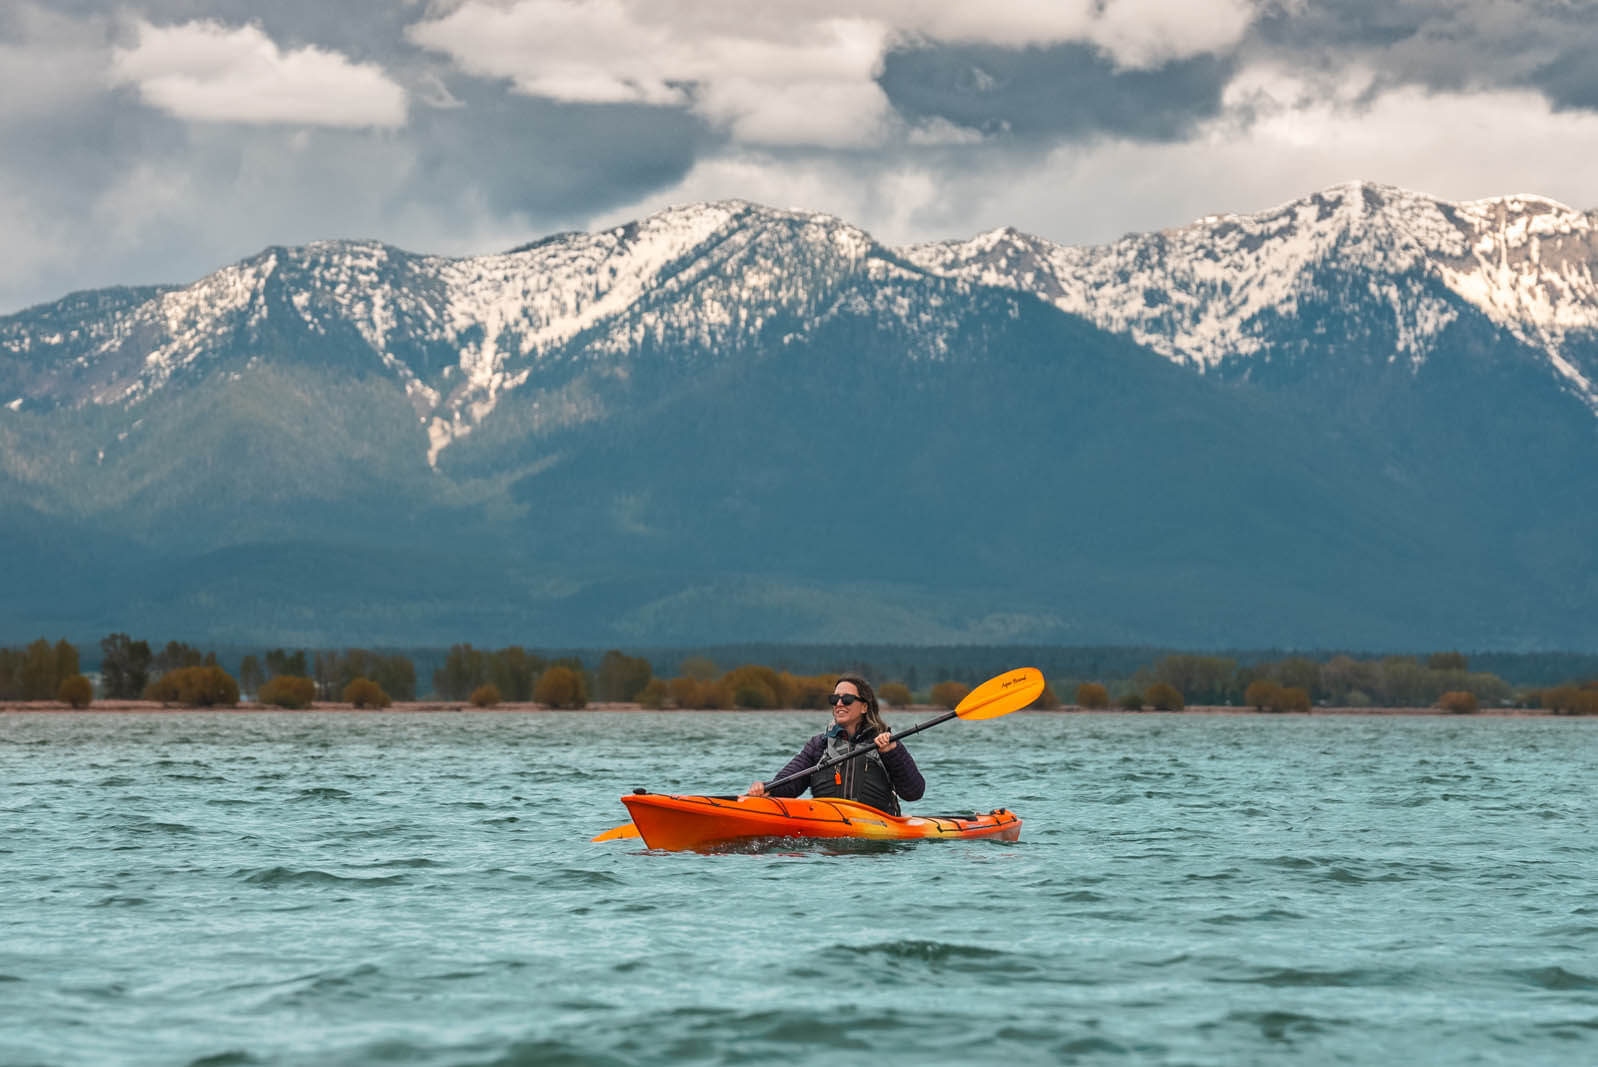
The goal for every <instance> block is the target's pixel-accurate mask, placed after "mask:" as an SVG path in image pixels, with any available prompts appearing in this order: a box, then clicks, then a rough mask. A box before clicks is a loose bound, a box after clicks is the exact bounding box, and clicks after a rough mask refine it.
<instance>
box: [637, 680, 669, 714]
mask: <svg viewBox="0 0 1598 1067" xmlns="http://www.w3.org/2000/svg"><path fill="white" fill-rule="evenodd" d="M669 695H670V693H669V691H668V690H667V689H666V682H665V680H664V679H662V678H651V679H650V680H649V684H648V685H646V686H644V689H643V692H641V693H639V694H638V703H639V705H640V706H642V707H646V708H649V709H650V710H652V711H659V710H660V709H661V708H663V707H665V706H666V699H667V697H668V696H669Z"/></svg>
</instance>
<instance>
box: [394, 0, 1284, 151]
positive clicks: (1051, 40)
mask: <svg viewBox="0 0 1598 1067" xmlns="http://www.w3.org/2000/svg"><path fill="white" fill-rule="evenodd" d="M1252 17H1253V8H1252V7H1251V6H1250V3H1249V0H988V2H985V3H982V4H973V3H971V2H970V0H939V2H927V0H859V2H855V3H845V2H843V0H801V2H796V3H788V4H785V5H773V4H749V3H746V2H739V3H732V2H727V0H719V2H705V0H589V2H582V0H514V2H510V3H503V2H495V0H465V2H464V3H462V4H460V5H459V6H457V7H455V8H454V9H453V10H452V11H450V12H449V13H448V14H446V15H443V16H442V17H439V18H437V19H433V20H431V21H423V22H419V23H417V24H415V25H413V26H411V27H410V29H409V31H408V35H409V36H410V38H411V39H412V40H413V41H414V42H416V43H417V44H419V45H421V46H422V47H424V48H428V49H431V50H433V51H436V52H442V53H444V54H446V55H448V56H449V57H450V58H451V59H452V60H453V61H454V62H455V63H456V64H457V65H458V66H459V67H460V69H462V70H464V71H466V72H468V73H471V74H475V75H479V76H483V77H489V78H503V79H507V80H509V81H510V82H511V83H512V84H513V85H514V86H515V87H516V89H517V91H519V92H522V93H526V94H528V95H532V96H542V97H547V98H549V99H553V100H562V101H568V102H572V103H635V104H646V105H655V106H665V107H683V108H688V109H690V110H692V111H694V112H695V113H697V114H700V115H702V116H703V117H704V118H705V119H706V120H708V121H710V122H712V123H715V124H716V125H717V126H719V127H720V128H722V129H724V130H726V131H727V132H728V133H729V134H730V135H731V136H732V137H733V138H734V139H735V140H738V141H741V142H743V143H745V144H755V145H760V144H765V145H783V144H788V145H805V146H820V147H843V146H869V145H875V144H880V143H881V140H882V137H883V135H884V133H885V132H887V131H888V130H889V128H890V126H891V125H892V114H891V109H890V107H889V105H888V101H887V98H886V97H885V96H884V94H883V93H882V90H881V89H880V87H879V86H878V85H877V83H876V79H877V76H878V74H879V73H880V72H881V68H882V63H883V59H884V57H885V55H886V53H887V51H888V50H889V49H890V48H892V47H893V46H894V45H895V44H896V43H899V42H903V41H906V40H918V39H933V40H941V41H946V42H960V43H979V44H995V45H1003V46H1009V47H1021V46H1027V45H1048V44H1059V43H1063V42H1067V41H1081V42H1085V43H1090V44H1094V45H1096V46H1098V47H1099V48H1101V49H1102V50H1103V51H1104V52H1105V53H1106V54H1108V55H1109V56H1111V57H1112V58H1113V59H1114V60H1115V61H1116V62H1117V63H1119V64H1121V65H1123V66H1128V67H1140V66H1151V65H1157V64H1159V63H1162V62H1165V61H1167V60H1170V59H1176V58H1183V57H1186V56H1191V55H1196V54H1199V53H1202V52H1207V51H1213V50H1217V49H1220V48H1224V47H1226V46H1228V45H1231V44H1233V43H1235V42H1236V41H1237V40H1238V39H1239V38H1240V37H1241V36H1242V34H1243V33H1244V31H1245V30H1246V29H1247V28H1248V25H1249V22H1250V20H1251V19H1252ZM898 132H900V133H906V132H907V131H904V130H902V129H900V130H899V131H898Z"/></svg>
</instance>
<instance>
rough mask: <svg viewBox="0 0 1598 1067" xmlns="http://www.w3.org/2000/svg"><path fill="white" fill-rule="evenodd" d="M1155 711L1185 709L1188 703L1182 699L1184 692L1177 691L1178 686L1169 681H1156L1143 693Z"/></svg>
mask: <svg viewBox="0 0 1598 1067" xmlns="http://www.w3.org/2000/svg"><path fill="white" fill-rule="evenodd" d="M1143 699H1144V700H1147V701H1148V702H1149V704H1150V705H1151V706H1152V707H1153V708H1154V710H1155V711H1183V710H1185V709H1186V708H1187V704H1186V702H1185V701H1183V700H1182V694H1181V693H1179V692H1177V689H1176V686H1174V685H1171V684H1170V683H1169V682H1155V683H1154V684H1153V685H1151V686H1149V688H1148V691H1147V692H1146V693H1144V694H1143Z"/></svg>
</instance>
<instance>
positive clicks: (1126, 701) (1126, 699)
mask: <svg viewBox="0 0 1598 1067" xmlns="http://www.w3.org/2000/svg"><path fill="white" fill-rule="evenodd" d="M1118 703H1119V704H1120V705H1121V707H1122V709H1123V710H1126V711H1142V710H1143V694H1142V693H1139V692H1138V691H1137V690H1136V689H1134V690H1132V691H1131V692H1130V693H1127V694H1126V695H1124V696H1122V697H1121V699H1120V701H1119V702H1118Z"/></svg>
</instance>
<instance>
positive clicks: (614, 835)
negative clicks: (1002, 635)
mask: <svg viewBox="0 0 1598 1067" xmlns="http://www.w3.org/2000/svg"><path fill="white" fill-rule="evenodd" d="M1042 694H1043V672H1042V671H1039V670H1038V669H1037V668H1036V667H1021V668H1018V669H1017V670H1013V671H1006V672H1004V673H1003V674H997V675H994V676H993V677H992V678H989V679H988V680H987V681H985V682H983V683H982V684H981V685H979V686H977V687H976V688H975V689H973V690H971V692H969V693H967V694H966V697H965V699H964V700H962V701H960V703H959V704H957V705H955V708H954V710H953V711H946V712H944V713H943V714H942V715H939V716H938V717H937V718H935V719H928V720H927V721H926V722H923V723H917V724H916V725H915V726H912V727H910V728H909V729H908V730H894V731H890V736H891V737H892V738H893V739H894V740H895V741H897V740H899V739H900V738H902V737H909V736H910V735H911V734H918V733H920V732H921V731H922V730H930V729H931V728H932V727H934V726H937V725H938V724H939V723H945V722H948V721H949V720H950V719H953V718H961V719H970V720H973V721H975V720H977V719H997V718H998V717H999V716H1000V715H1008V714H1010V712H1012V711H1020V710H1021V709H1022V708H1024V707H1026V706H1027V705H1028V704H1030V703H1032V702H1033V701H1034V700H1036V699H1037V698H1038V697H1039V696H1041V695H1042ZM876 747H877V746H876V743H875V742H874V741H868V742H866V743H865V744H863V745H856V746H855V747H854V748H852V749H850V750H849V751H848V752H845V753H842V754H841V755H838V756H834V757H831V758H829V759H824V760H822V761H821V762H820V763H818V764H816V765H815V766H814V767H808V768H806V769H805V770H802V771H797V772H795V773H793V774H790V775H786V776H784V777H782V778H778V779H777V780H776V781H775V782H767V783H766V788H767V789H768V790H769V789H770V788H771V787H772V786H777V785H783V784H785V783H787V782H793V781H797V780H798V779H800V778H807V777H809V776H810V775H812V774H815V773H816V772H817V771H824V770H826V769H827V768H828V767H835V766H837V765H838V764H840V763H847V762H849V761H850V760H852V759H859V758H860V757H861V756H864V755H865V754H866V753H867V752H874V751H876ZM634 792H638V793H642V792H644V790H642V789H637V790H634ZM637 836H638V826H637V824H635V823H630V822H628V823H622V824H621V825H620V826H616V827H612V828H611V829H609V830H606V831H605V832H604V833H602V834H600V835H599V836H598V837H595V838H594V839H593V840H595V841H615V840H619V839H620V838H624V837H637Z"/></svg>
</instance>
